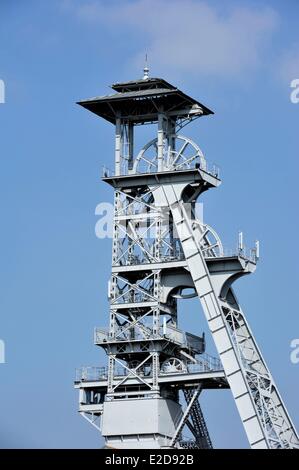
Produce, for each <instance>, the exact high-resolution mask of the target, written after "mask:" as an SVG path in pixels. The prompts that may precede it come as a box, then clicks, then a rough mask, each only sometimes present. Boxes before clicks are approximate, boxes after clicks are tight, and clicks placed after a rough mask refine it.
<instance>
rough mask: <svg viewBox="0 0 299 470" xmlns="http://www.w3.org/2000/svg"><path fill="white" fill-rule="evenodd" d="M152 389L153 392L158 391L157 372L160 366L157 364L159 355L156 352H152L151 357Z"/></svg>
mask: <svg viewBox="0 0 299 470" xmlns="http://www.w3.org/2000/svg"><path fill="white" fill-rule="evenodd" d="M152 357H153V362H152V366H153V388H154V389H155V390H159V370H160V364H159V362H160V361H159V354H158V353H157V352H154V353H153V355H152Z"/></svg>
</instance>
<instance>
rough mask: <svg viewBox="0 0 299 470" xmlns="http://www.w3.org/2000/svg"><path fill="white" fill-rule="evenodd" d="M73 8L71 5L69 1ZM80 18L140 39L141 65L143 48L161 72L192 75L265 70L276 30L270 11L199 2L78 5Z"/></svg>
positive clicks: (176, 0) (161, 0) (235, 74)
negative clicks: (265, 63) (265, 62)
mask: <svg viewBox="0 0 299 470" xmlns="http://www.w3.org/2000/svg"><path fill="white" fill-rule="evenodd" d="M68 3H69V4H71V3H72V1H70V0H68ZM72 5H73V7H74V5H75V8H76V14H77V16H78V18H80V19H81V20H85V21H92V22H97V23H99V24H101V25H103V26H105V27H106V28H107V27H111V28H118V31H120V30H121V31H122V32H123V33H124V34H125V33H126V32H128V33H129V34H130V36H131V37H132V34H133V35H134V34H136V41H138V40H139V41H140V52H139V53H137V54H135V56H133V57H131V59H130V61H131V63H132V62H133V63H135V64H136V63H138V64H139V66H140V64H142V63H143V60H144V52H145V47H146V49H147V52H148V54H149V57H150V62H151V63H152V64H154V68H155V69H158V70H159V72H164V71H167V74H168V75H169V72H170V71H173V72H174V73H177V74H181V73H184V74H188V75H191V76H193V75H194V76H198V75H205V76H217V77H230V78H231V77H244V76H245V75H246V74H249V73H252V71H254V70H256V69H257V68H258V67H259V66H261V65H262V64H263V63H264V61H265V57H266V52H267V48H268V46H269V42H270V40H271V37H272V35H273V33H274V32H275V30H276V28H277V25H278V15H277V13H276V12H275V11H274V10H273V9H270V8H266V7H265V8H263V7H260V8H259V9H254V8H250V7H247V8H245V7H244V8H240V7H234V8H230V9H229V10H227V9H226V11H223V9H221V2H220V3H219V7H218V8H216V7H214V6H212V5H211V4H208V3H207V2H204V1H198V0H184V1H182V0H171V1H168V0H134V1H130V2H124V1H123V2H117V3H110V4H107V3H104V2H103V1H90V2H86V1H84V3H83V2H80V1H77V2H74V3H72Z"/></svg>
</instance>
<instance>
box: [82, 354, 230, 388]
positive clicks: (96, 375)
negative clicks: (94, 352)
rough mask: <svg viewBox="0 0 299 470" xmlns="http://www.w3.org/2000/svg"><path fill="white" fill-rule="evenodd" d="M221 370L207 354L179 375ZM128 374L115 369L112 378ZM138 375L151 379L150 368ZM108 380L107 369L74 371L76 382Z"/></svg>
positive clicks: (125, 371) (84, 368) (217, 360)
mask: <svg viewBox="0 0 299 470" xmlns="http://www.w3.org/2000/svg"><path fill="white" fill-rule="evenodd" d="M222 370H223V367H222V364H221V361H220V360H219V359H217V358H215V357H213V356H210V355H209V354H201V355H200V356H199V358H198V359H197V363H196V364H195V363H191V362H189V363H187V364H186V369H185V370H181V371H180V372H179V373H180V374H196V373H205V372H221V371H222ZM173 373H174V372H169V373H167V372H161V376H165V375H172V374H173ZM129 374H130V371H129V370H128V369H126V368H125V367H121V366H119V367H116V368H115V371H114V377H115V378H117V377H119V378H121V377H126V376H128V375H129ZM138 374H141V375H143V376H144V377H151V376H152V373H151V369H150V366H148V365H147V366H144V367H143V368H142V369H138ZM107 378H108V368H107V367H93V366H86V367H80V368H78V369H76V375H75V380H76V382H94V381H101V380H107Z"/></svg>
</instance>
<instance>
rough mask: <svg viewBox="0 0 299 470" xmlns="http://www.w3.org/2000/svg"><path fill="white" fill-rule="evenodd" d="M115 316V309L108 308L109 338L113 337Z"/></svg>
mask: <svg viewBox="0 0 299 470" xmlns="http://www.w3.org/2000/svg"><path fill="white" fill-rule="evenodd" d="M115 317H116V311H115V310H110V324H109V338H110V339H113V338H115Z"/></svg>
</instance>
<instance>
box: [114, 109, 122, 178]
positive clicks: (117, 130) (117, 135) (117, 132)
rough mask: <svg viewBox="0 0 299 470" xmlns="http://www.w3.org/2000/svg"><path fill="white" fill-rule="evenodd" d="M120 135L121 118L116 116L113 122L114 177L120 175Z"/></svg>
mask: <svg viewBox="0 0 299 470" xmlns="http://www.w3.org/2000/svg"><path fill="white" fill-rule="evenodd" d="M121 153H122V133H121V118H120V116H118V117H117V118H116V122H115V175H116V176H117V175H120V174H121V157H122V155H121Z"/></svg>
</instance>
